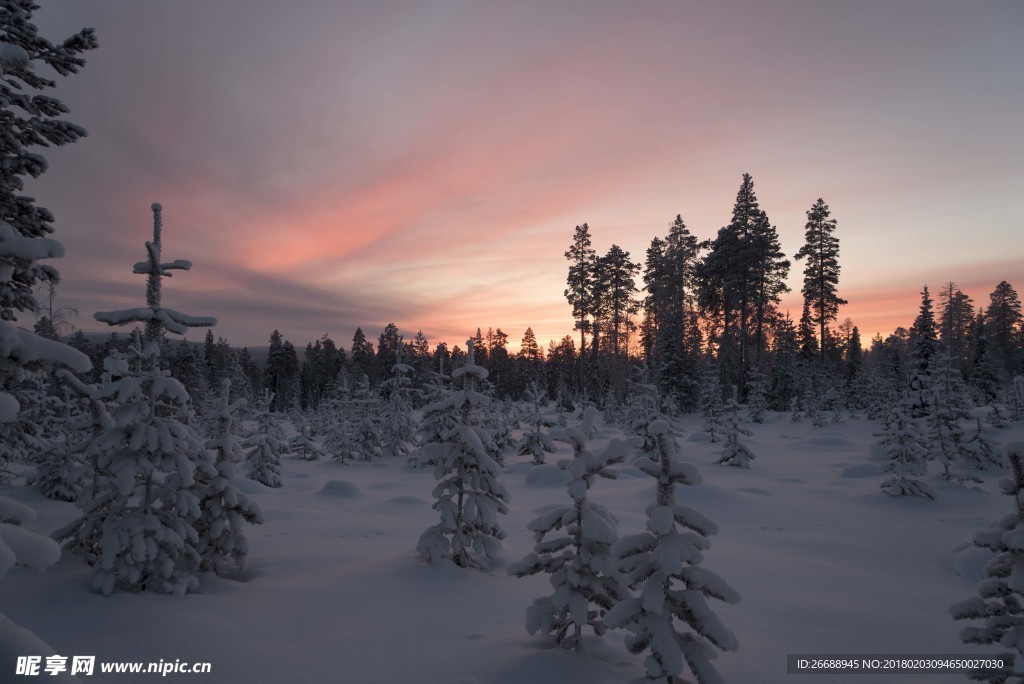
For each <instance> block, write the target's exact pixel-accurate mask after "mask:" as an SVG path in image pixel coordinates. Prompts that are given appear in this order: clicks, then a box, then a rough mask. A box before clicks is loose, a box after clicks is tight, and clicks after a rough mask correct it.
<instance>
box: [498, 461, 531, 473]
mask: <svg viewBox="0 0 1024 684" xmlns="http://www.w3.org/2000/svg"><path fill="white" fill-rule="evenodd" d="M536 465H537V464H536V463H534V462H533V461H520V462H519V463H513V464H512V465H510V466H509V467H508V468H506V469H505V472H507V473H510V474H512V475H519V474H520V473H528V472H530V471H531V470H533V468H534V466H536Z"/></svg>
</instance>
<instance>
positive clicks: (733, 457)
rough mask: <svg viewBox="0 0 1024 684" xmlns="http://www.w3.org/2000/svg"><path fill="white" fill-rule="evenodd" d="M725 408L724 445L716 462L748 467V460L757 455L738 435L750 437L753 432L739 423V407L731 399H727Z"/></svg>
mask: <svg viewBox="0 0 1024 684" xmlns="http://www.w3.org/2000/svg"><path fill="white" fill-rule="evenodd" d="M727 410H728V419H727V420H726V424H725V428H724V429H723V433H724V434H725V447H724V448H723V449H722V457H721V458H719V459H718V461H717V463H720V464H722V465H729V466H734V467H736V468H749V467H750V462H751V461H753V460H754V459H755V458H757V457H756V456H754V454H753V452H751V451H750V449H748V448H747V445H746V444H744V443H743V442H742V441H740V435H744V436H746V437H750V436H752V435H753V434H754V433H752V432H751V431H750V430H748V429H746V428H745V427H743V425H741V421H740V407H739V405H738V404H737V403H736V402H735V401H733V400H732V399H730V400H729V405H728V408H727Z"/></svg>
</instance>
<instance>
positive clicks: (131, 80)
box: [28, 0, 1024, 348]
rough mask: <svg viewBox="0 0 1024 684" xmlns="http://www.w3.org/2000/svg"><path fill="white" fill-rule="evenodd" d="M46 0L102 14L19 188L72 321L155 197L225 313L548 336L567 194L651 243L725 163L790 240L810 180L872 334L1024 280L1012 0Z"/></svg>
mask: <svg viewBox="0 0 1024 684" xmlns="http://www.w3.org/2000/svg"><path fill="white" fill-rule="evenodd" d="M45 4H46V9H45V10H43V11H42V12H41V13H40V15H39V17H38V19H39V24H40V25H41V27H42V28H43V29H44V31H45V33H46V35H47V36H48V37H50V38H51V40H57V39H62V38H63V37H64V36H65V35H68V34H69V33H71V32H73V31H74V30H76V29H78V28H80V27H82V26H87V25H88V26H94V27H95V28H96V30H97V33H98V36H99V41H100V48H99V49H98V50H96V51H94V52H93V53H91V54H90V55H88V64H87V66H86V67H85V69H84V70H83V71H82V73H81V74H79V75H77V76H73V77H70V78H67V79H62V80H61V81H60V82H59V85H58V90H57V91H56V95H57V96H58V97H60V98H61V99H62V100H64V101H65V103H66V104H68V105H69V106H70V107H71V109H72V115H71V116H70V117H69V118H70V119H71V120H73V121H75V122H76V123H79V124H81V125H82V126H84V127H85V128H86V129H88V131H89V134H90V135H89V137H88V138H86V139H84V140H83V141H81V142H79V143H77V144H75V145H72V146H70V147H66V148H61V149H57V150H50V151H48V152H47V154H46V156H47V158H48V159H49V160H50V163H51V169H50V171H49V172H48V173H47V174H45V175H44V176H43V177H42V178H41V179H39V180H37V181H32V182H31V183H30V184H29V186H28V192H29V194H31V195H34V196H35V197H37V198H38V200H39V202H40V203H41V204H42V205H44V206H46V207H48V208H49V209H51V210H52V211H53V213H54V214H55V216H56V219H57V220H56V224H55V225H56V229H57V230H56V237H58V238H59V239H60V240H61V241H62V242H63V243H64V245H65V247H66V251H67V256H66V257H65V258H64V259H63V260H60V261H58V262H55V264H54V265H56V266H57V267H58V268H59V269H60V271H61V273H62V276H63V284H62V286H61V287H60V288H59V290H58V292H59V297H60V298H59V302H58V303H59V304H62V305H67V306H74V307H76V308H77V309H79V311H81V312H82V315H81V316H80V317H79V318H78V319H77V320H76V321H75V322H76V324H78V325H79V326H81V327H82V328H84V329H86V330H100V329H101V326H100V325H99V324H97V323H95V322H93V321H92V320H91V314H92V312H94V311H97V310H109V309H111V308H116V307H120V306H125V305H126V306H136V305H139V304H141V300H142V297H143V290H144V284H143V279H142V278H140V277H138V276H133V275H132V274H131V265H132V264H133V263H134V262H135V261H138V260H139V259H141V258H142V256H143V254H144V249H143V242H144V241H145V240H147V239H149V234H150V230H151V216H150V213H149V206H150V204H151V203H152V202H154V201H157V202H160V203H161V204H162V205H163V207H164V220H165V234H164V245H165V256H166V257H168V258H171V259H176V258H186V259H190V260H191V261H192V262H193V263H194V268H193V270H192V271H191V272H188V273H180V274H176V275H175V277H174V278H173V279H171V280H170V281H168V283H167V284H166V285H165V287H164V303H165V305H166V306H169V307H172V308H175V309H178V310H181V311H184V312H186V313H189V314H194V315H212V316H216V317H218V319H219V321H220V323H219V325H218V326H217V328H215V331H214V332H215V334H216V335H219V336H224V337H226V338H227V339H228V340H230V341H231V342H232V343H235V344H239V345H242V344H245V345H250V346H252V345H263V344H266V340H267V338H268V337H269V333H270V331H271V330H273V329H275V328H277V329H280V330H281V332H282V333H283V334H284V336H285V337H287V338H288V339H290V340H291V341H292V342H293V343H295V344H296V345H297V346H300V347H301V346H304V345H305V343H306V342H307V341H309V340H313V339H316V338H317V337H319V336H320V335H322V334H324V333H328V334H330V335H331V337H332V338H333V339H335V340H336V341H337V342H339V343H340V344H341V345H342V346H344V347H346V348H348V347H349V346H350V342H351V338H352V333H353V331H354V330H355V328H356V327H357V326H361V327H362V328H363V330H364V331H365V332H366V334H367V336H368V337H370V338H371V339H374V338H375V337H376V336H377V335H378V334H379V332H380V331H381V330H382V329H383V327H384V326H385V325H386V324H387V323H389V322H395V323H396V324H397V325H398V326H399V328H400V330H402V331H403V332H404V333H406V334H408V335H411V334H412V333H414V332H415V331H416V330H420V329H422V330H423V332H424V333H425V334H426V335H427V337H428V338H429V339H430V341H431V344H432V345H433V344H435V343H436V342H438V341H442V340H447V341H448V342H449V344H453V343H459V344H461V343H462V341H463V340H465V339H466V337H467V336H469V335H470V334H471V333H472V332H473V331H475V329H476V328H477V327H482V328H483V329H484V330H486V329H487V328H488V327H495V328H497V327H500V328H502V329H503V330H504V331H505V332H506V333H508V335H509V337H510V342H511V346H513V347H517V346H518V342H519V339H520V338H521V336H522V333H523V331H525V329H526V328H527V326H532V328H533V330H534V331H535V333H536V334H537V337H538V339H539V340H540V341H541V343H542V344H544V345H546V344H547V341H548V340H550V339H556V340H557V339H559V338H561V337H562V336H564V335H566V334H572V326H573V322H572V319H571V310H570V308H569V306H568V305H567V304H566V302H565V299H564V297H563V296H562V291H563V290H564V288H565V276H566V270H567V266H568V264H567V262H566V260H565V258H564V256H563V252H564V251H565V250H566V249H567V247H568V245H569V243H570V241H571V237H572V232H573V228H574V226H575V225H576V224H578V223H582V222H584V221H586V222H588V223H589V224H590V227H591V230H592V233H593V236H594V246H595V248H597V250H598V251H599V252H601V253H603V252H604V251H606V250H607V249H608V247H610V246H611V244H613V243H616V244H619V245H620V246H622V247H623V248H624V249H626V250H628V251H630V252H631V253H632V255H633V257H634V259H636V260H638V261H641V260H642V259H643V255H644V252H645V250H646V248H647V246H648V245H649V244H650V241H651V238H653V237H654V236H656V235H657V236H664V235H665V234H666V233H667V230H668V224H669V223H670V222H671V220H672V219H673V217H674V216H675V215H676V214H681V215H682V216H683V219H684V220H685V221H686V223H687V225H688V226H689V227H690V229H691V230H692V231H693V232H694V233H695V234H696V235H698V236H699V237H701V238H710V237H714V235H715V234H716V232H717V230H718V228H719V227H721V226H722V225H724V224H726V223H727V222H728V220H729V216H730V213H731V210H732V205H733V202H734V200H735V196H736V191H737V189H738V187H739V184H740V179H741V175H742V174H743V173H744V172H748V173H750V174H752V175H753V178H754V183H755V189H756V191H757V195H758V199H759V200H760V203H761V207H762V208H763V209H764V210H765V211H766V212H767V213H768V216H769V218H770V219H771V221H772V223H773V224H775V225H776V226H777V227H778V230H779V234H780V238H781V242H782V247H783V250H784V251H785V252H786V253H787V254H789V255H790V257H792V255H793V254H795V253H796V251H797V250H798V249H799V248H800V246H801V244H802V243H803V226H804V223H805V222H806V217H805V212H806V211H807V210H808V209H809V208H810V206H811V204H812V203H813V202H814V200H815V199H817V198H818V197H823V198H824V199H825V201H826V202H827V203H828V204H829V205H830V206H831V208H832V215H833V217H834V218H835V219H837V221H838V233H837V234H838V236H839V238H840V244H841V256H840V262H841V265H842V269H843V270H842V275H841V281H840V295H841V296H843V297H845V298H846V299H848V300H849V301H850V304H849V305H848V306H846V307H844V308H843V310H842V311H841V312H840V320H842V318H844V317H846V316H849V317H851V318H852V319H853V321H854V323H855V324H857V325H858V326H859V327H860V329H861V331H862V335H863V336H864V337H865V339H867V338H869V337H870V336H871V335H873V334H874V333H876V332H881V333H883V334H888V333H889V332H891V331H892V330H893V329H894V328H895V327H896V326H897V325H909V323H910V322H911V321H912V320H913V317H914V315H915V314H916V311H917V306H918V303H919V301H920V297H919V295H918V292H919V291H920V289H921V286H922V285H923V284H928V285H929V286H930V287H931V289H932V291H933V292H938V290H939V289H940V288H941V286H942V284H943V283H945V282H947V281H955V282H957V283H959V285H960V286H961V288H962V289H963V290H964V291H965V292H966V293H967V294H969V295H971V296H972V297H973V298H974V300H975V304H976V305H983V304H987V300H988V294H989V293H990V292H991V291H992V289H993V288H994V287H995V285H996V284H997V283H998V282H999V281H1001V280H1008V281H1009V282H1010V283H1011V284H1013V285H1014V286H1015V287H1016V288H1017V289H1018V291H1019V292H1020V291H1021V288H1024V259H1022V256H1024V239H1021V237H1020V235H1021V233H1022V230H1021V229H1022V228H1024V226H1022V219H1021V215H1020V213H1019V211H1018V210H1017V204H1018V202H1019V199H1020V197H1021V192H1022V188H1024V164H1022V160H1024V133H1022V130H1021V123H1020V122H1021V116H1022V114H1024V69H1022V66H1024V41H1022V40H1021V39H1020V37H1021V36H1022V35H1024V3H1020V2H1015V1H1013V0H1008V1H1003V2H998V1H985V2H972V3H964V2H960V1H947V0H898V1H896V2H893V1H891V0H868V1H866V2H822V1H819V0H771V1H762V0H744V1H739V0H736V1H729V0H726V1H724V2H714V3H711V2H697V1H692V2H638V3H621V2H610V1H609V2H605V1H594V0H587V1H583V0H578V1H577V0H573V1H570V2H565V1H560V0H554V1H544V2H542V1H539V0H530V1H527V2H512V3H510V2H490V1H469V0H466V1H455V0H433V1H431V2H392V1H389V0H384V1H379V2H339V1H333V0H305V1H302V2H294V3H281V2H269V1H262V0H260V1H243V0H217V1H216V2H199V1H198V0H182V1H176V2H173V3H169V2H158V1H157V0H133V2H131V3H124V2H116V1H115V0H57V1H54V2H49V3H45ZM802 269H803V265H802V263H801V262H795V263H794V266H793V268H792V270H791V276H790V285H791V287H792V288H793V292H792V293H791V294H790V295H788V296H787V297H786V298H785V300H784V302H783V308H785V309H790V310H791V311H792V312H793V315H794V317H798V315H799V309H800V303H801V300H800V295H799V288H800V283H801V277H802ZM203 334H204V333H203V331H201V330H200V331H196V332H194V333H191V334H190V336H189V337H190V339H201V338H202V335H203Z"/></svg>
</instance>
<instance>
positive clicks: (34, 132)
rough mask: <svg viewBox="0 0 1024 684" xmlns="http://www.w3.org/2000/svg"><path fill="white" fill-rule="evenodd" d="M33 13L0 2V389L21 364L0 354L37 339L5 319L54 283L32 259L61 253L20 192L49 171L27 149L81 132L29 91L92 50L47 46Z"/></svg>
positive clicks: (81, 37)
mask: <svg viewBox="0 0 1024 684" xmlns="http://www.w3.org/2000/svg"><path fill="white" fill-rule="evenodd" d="M37 9H39V6H38V5H37V4H36V3H35V2H33V1H32V0H6V1H5V2H3V3H0V73H2V78H0V131H2V133H3V135H0V159H2V160H3V163H2V164H0V321H2V323H0V373H2V375H0V381H2V382H3V385H0V391H2V389H3V388H4V387H6V386H7V382H8V381H9V380H11V379H14V380H17V378H11V377H10V376H11V375H12V374H13V373H12V371H13V369H14V368H20V367H21V364H18V365H15V364H16V363H17V361H18V359H17V358H12V357H11V353H5V352H13V351H14V349H13V347H14V345H15V342H16V341H17V342H18V347H19V348H21V347H22V346H23V345H25V344H27V343H28V341H29V340H34V339H36V338H38V336H37V335H33V334H31V333H28V332H27V331H22V332H21V333H16V332H15V331H16V330H17V328H15V327H14V326H13V325H12V324H11V322H12V321H16V320H17V319H18V313H20V312H35V311H36V310H37V309H38V306H39V305H38V302H37V301H36V298H35V295H34V293H33V290H34V288H35V287H37V286H38V285H39V284H46V283H49V282H57V280H58V274H57V270H56V269H54V268H52V267H50V266H44V265H42V264H40V263H38V262H39V260H41V259H50V258H56V257H61V256H64V248H63V246H62V245H61V244H60V243H59V242H57V241H56V240H54V239H52V238H48V237H46V236H47V235H48V234H50V233H52V232H53V227H52V225H51V224H52V223H53V214H51V213H50V212H49V211H47V210H46V209H44V208H43V207H40V206H36V204H35V200H34V198H32V197H26V196H24V195H21V194H19V193H21V191H22V190H24V187H25V182H24V179H25V178H26V177H31V178H38V177H39V176H40V175H42V174H43V172H45V171H46V170H47V168H48V166H49V165H48V164H47V162H46V159H45V158H44V157H43V156H42V155H40V154H37V153H36V152H35V151H34V150H36V149H38V148H40V147H59V146H63V145H68V144H71V143H73V142H76V141H77V140H79V139H80V138H82V137H84V136H85V135H86V132H85V129H83V128H82V127H80V126H77V125H75V124H73V123H71V122H70V121H65V120H64V119H62V118H61V117H62V116H63V115H64V114H67V113H68V111H69V110H68V108H67V107H66V106H65V105H64V103H62V102H61V101H60V100H57V99H56V98H54V97H50V96H49V95H42V94H37V93H36V92H34V91H46V90H49V89H51V88H55V87H56V85H57V83H56V81H54V80H53V79H51V78H48V77H47V75H48V74H56V75H59V76H69V75H71V74H77V73H78V71H79V69H81V68H82V66H84V65H85V60H84V59H83V58H82V56H81V55H82V54H83V53H85V52H86V51H88V50H92V49H94V48H96V47H97V46H98V43H97V42H96V35H95V32H94V31H93V29H91V28H87V29H82V30H81V31H79V32H78V33H76V34H74V35H72V36H70V37H68V38H67V39H65V40H64V41H63V42H61V43H58V44H53V43H51V42H50V41H49V40H47V39H46V38H44V37H42V36H41V35H39V32H38V29H37V28H36V26H35V24H33V23H32V13H33V12H35V11H36V10H37ZM39 67H41V68H39ZM15 338H17V339H15ZM33 345H34V343H33ZM58 346H60V345H58ZM46 348H47V349H52V348H53V347H46ZM35 360H38V359H35ZM11 401H12V400H11V399H10V398H9V395H7V394H0V414H7V413H8V412H9V411H10V409H11V406H12V405H11Z"/></svg>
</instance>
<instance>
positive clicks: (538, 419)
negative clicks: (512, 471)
mask: <svg viewBox="0 0 1024 684" xmlns="http://www.w3.org/2000/svg"><path fill="white" fill-rule="evenodd" d="M541 396H542V393H541V390H540V388H539V387H538V386H537V381H536V380H533V381H531V382H530V385H529V387H527V388H526V401H527V402H528V403H529V406H530V409H531V411H530V415H529V416H528V417H527V423H528V425H529V428H528V429H526V430H524V431H523V438H522V440H520V442H519V455H520V456H533V462H534V463H536V464H538V465H539V464H542V463H544V453H545V452H547V453H554V451H555V444H554V442H552V441H551V436H550V435H548V433H547V432H545V431H544V415H543V413H542V412H541Z"/></svg>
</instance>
